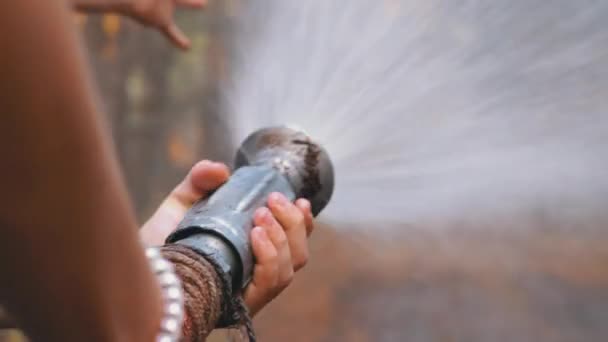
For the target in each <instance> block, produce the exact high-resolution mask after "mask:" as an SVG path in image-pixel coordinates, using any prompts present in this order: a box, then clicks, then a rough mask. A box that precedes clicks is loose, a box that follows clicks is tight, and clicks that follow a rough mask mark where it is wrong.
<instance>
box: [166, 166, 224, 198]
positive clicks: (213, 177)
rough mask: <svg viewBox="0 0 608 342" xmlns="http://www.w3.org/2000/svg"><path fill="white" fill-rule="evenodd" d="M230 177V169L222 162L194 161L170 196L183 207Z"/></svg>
mask: <svg viewBox="0 0 608 342" xmlns="http://www.w3.org/2000/svg"><path fill="white" fill-rule="evenodd" d="M228 177H230V170H229V169H228V167H227V166H226V165H224V164H222V163H215V162H212V161H209V160H203V161H200V162H198V163H196V164H195V165H194V166H193V167H192V169H190V172H188V175H186V178H184V180H183V181H182V182H181V183H180V184H178V185H177V187H175V189H173V191H172V192H171V195H170V197H173V198H174V199H175V200H176V201H177V202H179V203H180V204H181V205H183V206H185V207H190V206H191V205H192V204H194V202H196V201H198V200H199V199H201V198H202V197H204V196H206V195H207V194H208V193H209V192H210V191H213V190H215V189H217V188H218V187H219V186H220V185H222V184H224V183H225V182H226V181H227V180H228Z"/></svg>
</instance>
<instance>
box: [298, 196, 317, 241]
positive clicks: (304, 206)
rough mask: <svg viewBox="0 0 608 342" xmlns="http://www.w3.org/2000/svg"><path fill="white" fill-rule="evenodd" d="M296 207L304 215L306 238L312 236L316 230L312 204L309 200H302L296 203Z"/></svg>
mask: <svg viewBox="0 0 608 342" xmlns="http://www.w3.org/2000/svg"><path fill="white" fill-rule="evenodd" d="M296 206H297V207H298V208H299V209H300V211H301V212H302V214H304V223H305V224H306V236H310V234H312V231H313V230H314V229H315V224H314V219H313V217H312V209H311V207H310V202H309V201H308V200H307V199H304V198H300V199H299V200H297V201H296Z"/></svg>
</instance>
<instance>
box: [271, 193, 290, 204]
mask: <svg viewBox="0 0 608 342" xmlns="http://www.w3.org/2000/svg"><path fill="white" fill-rule="evenodd" d="M270 201H271V202H272V203H274V204H276V205H278V206H280V207H284V206H286V205H287V198H286V197H285V195H283V194H282V193H279V192H274V193H272V194H270Z"/></svg>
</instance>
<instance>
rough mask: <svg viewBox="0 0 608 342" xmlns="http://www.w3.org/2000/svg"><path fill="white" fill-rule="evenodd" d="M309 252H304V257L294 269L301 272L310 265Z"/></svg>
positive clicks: (297, 262) (296, 262)
mask: <svg viewBox="0 0 608 342" xmlns="http://www.w3.org/2000/svg"><path fill="white" fill-rule="evenodd" d="M308 258H309V256H308V252H304V253H302V256H300V257H299V258H298V259H297V260H296V261H295V263H294V268H295V269H297V270H299V269H301V268H303V267H304V266H306V264H308Z"/></svg>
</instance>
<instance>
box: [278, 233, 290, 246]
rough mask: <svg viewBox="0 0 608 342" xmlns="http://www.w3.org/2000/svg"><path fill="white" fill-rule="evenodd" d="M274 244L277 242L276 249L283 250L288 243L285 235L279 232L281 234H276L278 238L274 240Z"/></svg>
mask: <svg viewBox="0 0 608 342" xmlns="http://www.w3.org/2000/svg"><path fill="white" fill-rule="evenodd" d="M276 242H277V248H284V247H286V246H287V244H288V243H289V241H288V240H287V235H286V234H285V233H283V232H281V234H278V236H277V238H276Z"/></svg>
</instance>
